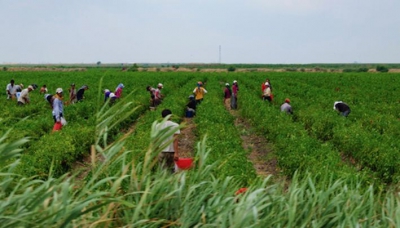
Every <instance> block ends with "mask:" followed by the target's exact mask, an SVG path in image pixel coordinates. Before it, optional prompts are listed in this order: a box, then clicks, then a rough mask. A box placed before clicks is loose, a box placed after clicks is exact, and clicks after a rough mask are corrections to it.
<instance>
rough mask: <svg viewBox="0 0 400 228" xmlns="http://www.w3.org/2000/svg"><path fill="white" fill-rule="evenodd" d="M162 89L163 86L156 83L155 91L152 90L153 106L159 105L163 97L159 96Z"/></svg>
mask: <svg viewBox="0 0 400 228" xmlns="http://www.w3.org/2000/svg"><path fill="white" fill-rule="evenodd" d="M163 88H164V86H163V84H161V83H158V85H157V89H155V90H154V105H155V106H158V105H159V104H161V101H162V99H163V95H162V94H161V90H162V89H163Z"/></svg>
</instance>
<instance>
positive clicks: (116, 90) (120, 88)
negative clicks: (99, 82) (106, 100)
mask: <svg viewBox="0 0 400 228" xmlns="http://www.w3.org/2000/svg"><path fill="white" fill-rule="evenodd" d="M123 88H125V86H124V84H122V83H119V84H118V86H117V88H115V92H114V93H115V96H116V97H117V98H120V97H121V95H122V89H123Z"/></svg>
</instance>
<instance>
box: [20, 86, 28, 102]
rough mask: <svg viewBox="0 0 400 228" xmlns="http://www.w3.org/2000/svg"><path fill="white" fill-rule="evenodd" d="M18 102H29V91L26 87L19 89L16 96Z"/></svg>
mask: <svg viewBox="0 0 400 228" xmlns="http://www.w3.org/2000/svg"><path fill="white" fill-rule="evenodd" d="M18 102H21V103H23V104H25V103H27V102H28V103H29V91H28V89H23V90H22V91H21V95H20V96H19V97H18Z"/></svg>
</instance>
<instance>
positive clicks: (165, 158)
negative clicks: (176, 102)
mask: <svg viewBox="0 0 400 228" xmlns="http://www.w3.org/2000/svg"><path fill="white" fill-rule="evenodd" d="M171 114H172V112H171V110H169V109H164V110H163V111H162V112H161V116H162V117H163V118H168V120H166V121H165V120H164V121H163V122H161V123H158V124H157V125H156V129H157V130H159V131H161V130H163V129H168V130H167V134H171V133H173V135H171V136H170V137H168V138H167V139H166V140H165V141H164V143H163V145H164V146H165V144H166V143H169V144H168V145H167V146H166V148H164V149H163V151H162V152H161V153H160V154H159V156H158V162H159V165H160V166H161V167H162V168H164V169H166V170H168V171H171V172H172V173H173V172H175V162H174V161H176V160H178V159H179V148H178V135H179V134H180V133H181V132H180V130H179V125H178V124H177V123H175V122H172V121H171V120H169V118H170V117H171ZM170 142H171V143H170Z"/></svg>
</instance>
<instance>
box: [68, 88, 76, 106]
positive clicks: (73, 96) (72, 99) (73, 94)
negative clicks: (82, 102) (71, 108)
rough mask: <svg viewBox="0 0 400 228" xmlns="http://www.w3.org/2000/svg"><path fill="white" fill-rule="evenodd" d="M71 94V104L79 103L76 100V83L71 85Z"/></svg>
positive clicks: (69, 90)
mask: <svg viewBox="0 0 400 228" xmlns="http://www.w3.org/2000/svg"><path fill="white" fill-rule="evenodd" d="M68 92H69V103H71V104H73V103H76V102H77V99H76V88H75V83H72V84H71V87H70V88H69V89H68Z"/></svg>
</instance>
